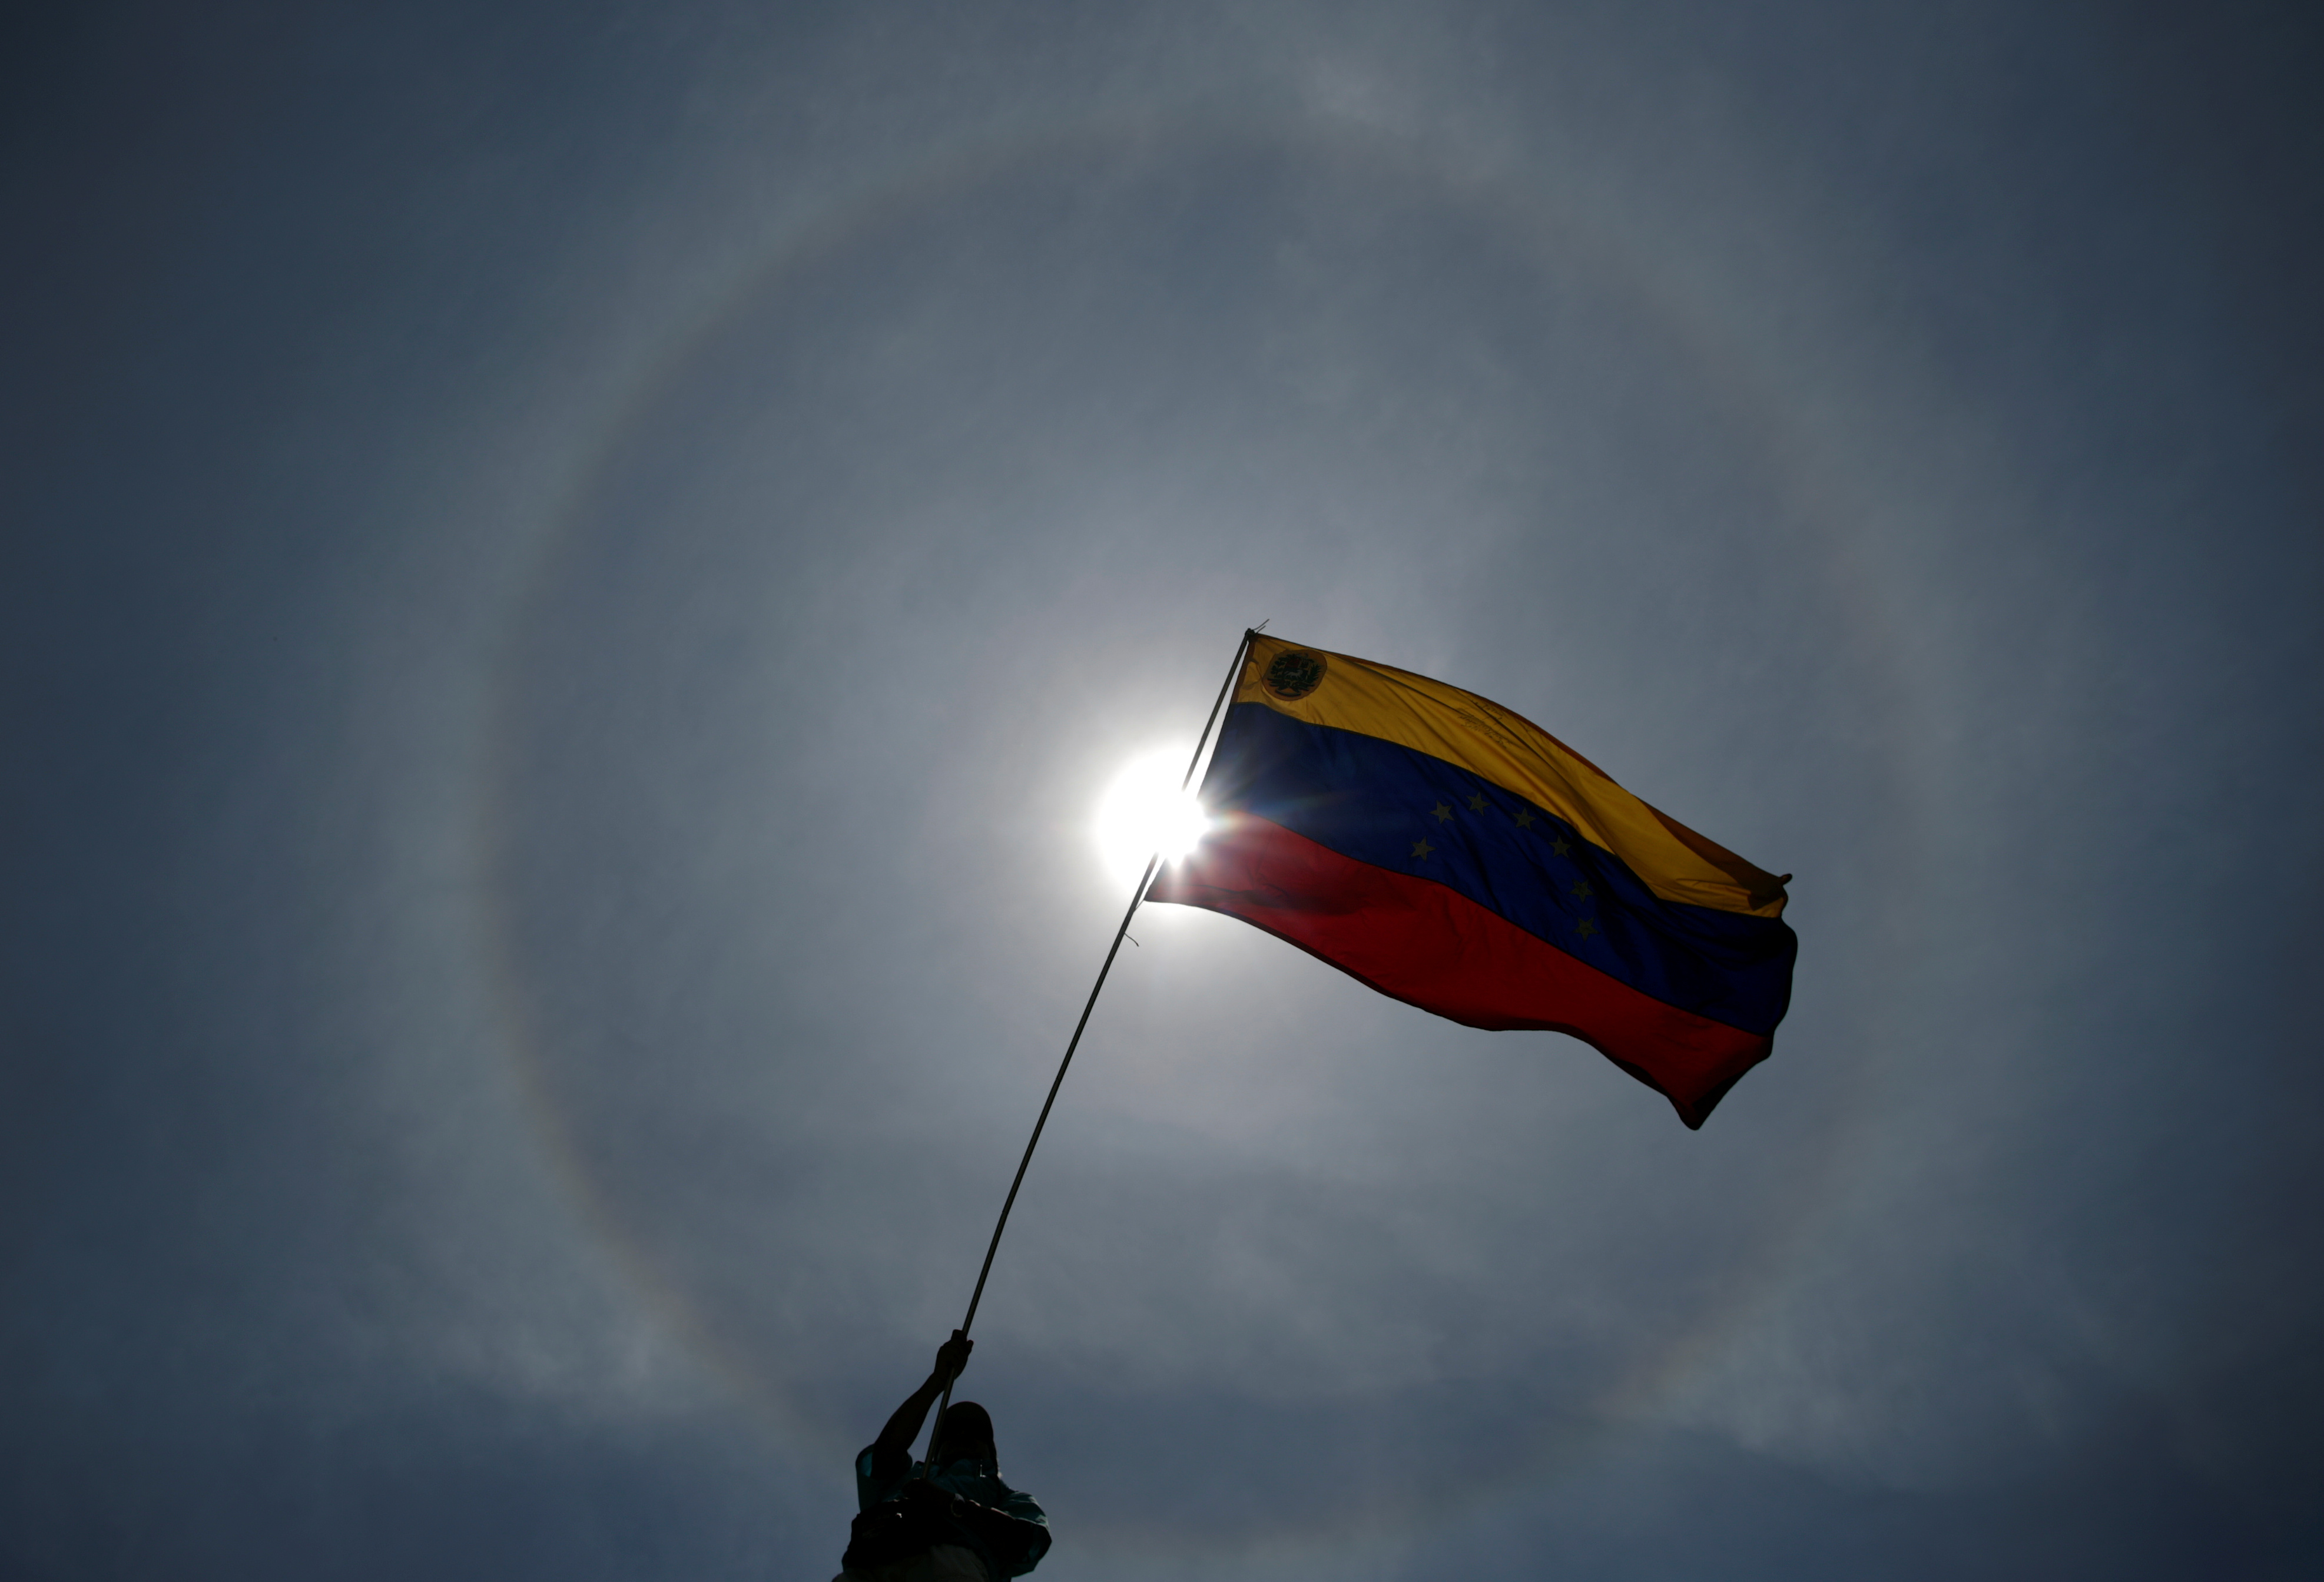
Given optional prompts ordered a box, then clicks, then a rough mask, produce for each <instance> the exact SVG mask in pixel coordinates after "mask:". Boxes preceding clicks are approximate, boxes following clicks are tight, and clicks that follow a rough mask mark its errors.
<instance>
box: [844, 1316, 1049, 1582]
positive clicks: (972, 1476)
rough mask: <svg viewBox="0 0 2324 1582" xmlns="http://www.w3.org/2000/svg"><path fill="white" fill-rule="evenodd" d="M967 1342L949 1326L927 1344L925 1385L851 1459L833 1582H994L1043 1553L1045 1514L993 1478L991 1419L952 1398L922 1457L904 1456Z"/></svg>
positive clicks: (962, 1361)
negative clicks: (931, 1354)
mask: <svg viewBox="0 0 2324 1582" xmlns="http://www.w3.org/2000/svg"><path fill="white" fill-rule="evenodd" d="M975 1346H976V1342H975V1341H973V1340H971V1339H970V1338H968V1337H967V1336H965V1335H964V1334H962V1333H961V1332H960V1331H959V1330H958V1329H954V1331H953V1332H952V1338H951V1339H949V1340H947V1341H945V1343H944V1344H943V1345H942V1346H941V1347H937V1348H936V1367H935V1369H934V1370H933V1371H932V1372H931V1373H930V1374H929V1375H928V1380H927V1384H922V1385H921V1386H920V1387H919V1388H918V1389H917V1390H915V1391H913V1392H912V1393H911V1394H910V1395H909V1396H908V1397H907V1398H906V1400H905V1402H904V1403H903V1404H902V1405H901V1406H899V1407H897V1408H896V1412H895V1415H894V1416H892V1417H890V1418H889V1419H888V1426H887V1427H886V1428H883V1429H881V1430H880V1437H879V1438H878V1439H874V1440H872V1441H871V1443H870V1444H869V1445H867V1446H865V1447H864V1448H863V1449H862V1452H861V1453H860V1454H859V1455H857V1457H856V1458H855V1504H856V1506H857V1510H858V1514H857V1515H856V1518H855V1526H854V1531H853V1532H852V1533H851V1534H850V1535H849V1540H848V1544H847V1553H846V1555H845V1556H844V1558H843V1559H841V1561H840V1564H841V1565H842V1566H843V1567H844V1568H845V1569H844V1570H842V1571H841V1572H840V1574H839V1576H838V1577H836V1578H835V1579H834V1582H1002V1579H1003V1578H1004V1577H1021V1576H1023V1575H1024V1574H1025V1573H1026V1572H1028V1571H1029V1570H1031V1569H1032V1568H1034V1567H1035V1566H1037V1565H1038V1564H1040V1562H1041V1557H1042V1556H1043V1555H1045V1554H1047V1553H1048V1552H1049V1519H1048V1518H1047V1516H1044V1515H1043V1514H1042V1513H1041V1507H1040V1506H1038V1505H1037V1504H1034V1503H1033V1500H1032V1497H1031V1496H1030V1495H1020V1494H1019V1493H1018V1492H1017V1491H1016V1490H1015V1489H1013V1488H1010V1486H1009V1485H1007V1484H1005V1483H1003V1482H1001V1458H1000V1456H999V1454H998V1453H997V1452H995V1451H994V1449H993V1448H992V1419H991V1417H989V1416H987V1415H986V1414H985V1411H984V1408H983V1407H982V1406H979V1405H978V1404H977V1403H975V1402H973V1401H955V1402H954V1403H952V1405H951V1406H950V1407H949V1408H947V1409H946V1410H945V1414H944V1421H943V1422H942V1423H940V1424H938V1425H937V1429H936V1432H937V1434H938V1435H939V1436H941V1437H940V1438H939V1439H938V1440H937V1442H936V1445H935V1446H934V1447H933V1448H932V1449H931V1450H930V1452H929V1455H928V1459H927V1462H925V1463H924V1462H918V1461H915V1460H913V1459H912V1441H913V1440H914V1439H918V1438H919V1435H920V1424H921V1423H922V1422H924V1421H927V1415H928V1408H929V1407H931V1406H933V1405H935V1404H936V1397H937V1396H939V1395H941V1394H943V1393H944V1389H945V1384H948V1383H950V1382H951V1381H952V1380H954V1379H955V1378H957V1377H959V1376H960V1372H961V1370H962V1369H963V1368H964V1367H966V1366H968V1354H969V1352H970V1351H972V1350H973V1349H974V1348H975ZM929 1467H934V1468H935V1471H934V1473H933V1474H932V1475H931V1474H929V1472H928V1468H929Z"/></svg>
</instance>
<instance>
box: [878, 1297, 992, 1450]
mask: <svg viewBox="0 0 2324 1582" xmlns="http://www.w3.org/2000/svg"><path fill="white" fill-rule="evenodd" d="M975 1348H976V1342H975V1341H973V1340H971V1339H970V1338H968V1337H967V1336H965V1335H964V1334H962V1333H961V1332H960V1331H959V1330H958V1329H954V1331H953V1332H952V1338H951V1339H949V1340H947V1341H945V1343H944V1344H943V1345H942V1346H939V1347H936V1366H935V1368H934V1369H933V1370H931V1371H930V1373H929V1374H928V1377H927V1383H926V1384H922V1385H921V1386H920V1387H919V1388H918V1389H917V1390H915V1391H913V1392H912V1393H910V1394H909V1395H907V1396H906V1397H905V1398H904V1403H903V1404H902V1405H901V1406H899V1407H897V1408H896V1410H895V1412H894V1414H893V1415H892V1416H890V1418H889V1419H888V1426H887V1427H885V1428H883V1429H881V1430H880V1437H879V1438H878V1439H874V1440H872V1441H871V1468H872V1472H873V1474H874V1475H875V1476H878V1477H881V1478H882V1479H890V1480H891V1479H894V1478H898V1477H901V1476H903V1475H904V1473H905V1472H906V1471H907V1470H908V1469H909V1468H910V1467H911V1465H912V1441H913V1440H914V1439H918V1438H919V1437H920V1425H921V1424H922V1423H924V1422H926V1421H927V1420H928V1408H929V1407H931V1406H934V1405H935V1404H936V1397H937V1396H939V1395H941V1394H943V1393H945V1385H946V1384H950V1383H952V1381H953V1380H954V1379H956V1378H958V1377H960V1374H961V1370H962V1369H963V1368H965V1367H966V1366H968V1354H969V1353H970V1352H971V1351H973V1350H974V1349H975Z"/></svg>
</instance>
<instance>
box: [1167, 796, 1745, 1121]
mask: <svg viewBox="0 0 2324 1582" xmlns="http://www.w3.org/2000/svg"><path fill="white" fill-rule="evenodd" d="M1148 898H1149V899H1151V900H1156V901H1171V902H1176V904H1178V905H1180V906H1201V907H1203V908H1206V909H1207V910H1210V911H1213V912H1223V913H1225V914H1226V915H1229V916H1231V917H1240V918H1241V919H1242V920H1243V921H1244V922H1245V923H1248V924H1251V925H1253V926H1254V927H1258V928H1263V929H1265V930H1267V932H1268V933H1269V934H1274V935H1275V936H1276V937H1277V938H1278V939H1282V940H1286V941H1288V942H1289V943H1292V944H1295V945H1297V946H1298V947H1299V948H1300V949H1301V950H1303V951H1305V952H1308V953H1309V954H1310V955H1313V956H1316V957H1318V958H1320V959H1321V960H1323V961H1328V962H1330V963H1331V964H1332V965H1333V966H1334V967H1337V968H1338V969H1339V970H1341V971H1342V972H1345V973H1347V974H1348V975H1349V976H1350V977H1351V978H1354V979H1356V980H1359V981H1360V982H1362V983H1365V984H1368V985H1369V986H1370V987H1371V988H1373V989H1378V990H1379V991H1380V992H1381V993H1382V994H1385V995H1389V996H1391V997H1393V998H1397V999H1400V1000H1402V1001H1404V1002H1405V1003H1406V1005H1412V1006H1417V1007H1420V1008H1421V1009H1422V1010H1424V1011H1429V1012H1432V1013H1434V1015H1436V1016H1444V1017H1447V1018H1449V1019H1450V1020H1452V1021H1455V1022H1460V1023H1462V1024H1464V1025H1466V1026H1471V1027H1483V1028H1488V1029H1490V1030H1492V1031H1496V1032H1506V1031H1515V1030H1535V1031H1542V1032H1550V1033H1564V1034H1567V1035H1571V1036H1572V1037H1575V1038H1579V1039H1581V1040H1582V1042H1583V1043H1585V1044H1589V1045H1591V1047H1592V1048H1594V1049H1596V1050H1597V1051H1598V1052H1599V1053H1600V1054H1603V1055H1604V1056H1606V1058H1607V1059H1609V1060H1610V1061H1612V1062H1614V1063H1615V1064H1616V1065H1618V1066H1620V1067H1621V1068H1622V1069H1623V1070H1624V1071H1626V1072H1629V1073H1630V1074H1631V1075H1632V1076H1634V1077H1636V1078H1637V1079H1638V1081H1642V1082H1644V1083H1646V1086H1648V1087H1650V1088H1652V1089H1654V1090H1655V1091H1657V1092H1659V1093H1661V1094H1662V1095H1663V1096H1664V1097H1665V1098H1666V1099H1669V1100H1670V1101H1671V1103H1672V1105H1673V1106H1674V1107H1675V1108H1677V1110H1678V1114H1679V1118H1680V1119H1681V1120H1683V1121H1684V1122H1685V1123H1686V1124H1687V1125H1688V1126H1689V1127H1700V1126H1701V1124H1702V1122H1703V1119H1704V1118H1705V1117H1707V1116H1708V1115H1710V1113H1711V1108H1712V1107H1713V1106H1714V1105H1716V1104H1717V1103H1718V1102H1719V1100H1720V1098H1721V1097H1723V1096H1724V1095H1725V1093H1726V1092H1727V1090H1728V1089H1729V1088H1731V1087H1733V1086H1734V1085H1735V1082H1736V1080H1737V1079H1738V1078H1739V1077H1741V1076H1742V1075H1743V1073H1744V1072H1748V1071H1749V1070H1750V1069H1751V1068H1752V1067H1753V1066H1755V1065H1757V1064H1758V1063H1759V1062H1761V1061H1763V1060H1765V1059H1766V1058H1767V1051H1768V1048H1769V1046H1770V1043H1771V1041H1770V1040H1769V1039H1767V1038H1766V1037H1764V1036H1760V1035H1754V1034H1750V1033H1745V1032H1743V1031H1741V1030H1740V1029H1738V1028H1734V1027H1729V1026H1727V1025H1726V1024H1725V1023H1723V1022H1714V1021H1711V1020H1710V1019H1709V1018H1708V1017H1704V1016H1694V1015H1692V1014H1690V1013H1688V1012H1686V1011H1682V1010H1680V1009H1678V1008H1677V1007H1674V1006H1668V1005H1665V1004H1664V1003H1663V1002H1662V1001H1660V1000H1658V999H1655V998H1654V997H1652V996H1651V995H1647V994H1642V993H1640V992H1639V991H1638V990H1637V989H1632V988H1631V987H1629V985H1628V984H1626V983H1620V982H1618V981H1616V980H1614V979H1612V978H1609V977H1608V976H1607V975H1606V974H1605V973H1603V972H1600V971H1599V970H1597V969H1596V968H1595V967H1591V966H1590V965H1588V964H1587V963H1585V962H1582V961H1576V960H1575V959H1574V958H1573V957H1572V956H1569V955H1567V954H1566V953H1565V952H1563V951H1561V950H1559V949H1558V948H1557V947H1556V946H1554V945H1553V944H1550V943H1547V942H1546V941H1545V940H1542V939H1540V938H1538V937H1536V936H1535V935H1534V934H1528V933H1526V931H1525V930H1524V929H1522V928H1519V927H1517V925H1516V924H1513V923H1510V922H1509V921H1508V919H1506V918H1504V917H1502V916H1501V915H1499V914H1498V913H1496V912H1492V911H1489V910H1488V909H1487V908H1485V907H1483V906H1479V905H1478V904H1477V903H1476V902H1474V901H1471V900H1470V899H1469V898H1468V897H1466V896H1462V895H1461V894H1459V893H1457V892H1456V891H1453V890H1452V889H1448V888H1446V887H1444V886H1443V885H1441V884H1437V883H1435V882H1434V880H1431V879H1427V878H1420V877H1417V876H1416V875H1410V874H1399V873H1390V872H1389V871H1388V870H1387V869H1382V868H1375V867H1373V866H1372V865H1371V864H1369V863H1367V862H1358V861H1356V860H1354V859H1352V858H1348V857H1342V856H1341V855H1340V854H1339V853H1338V852H1336V851H1331V850H1329V849H1328V848H1326V847H1323V846H1319V845H1317V844H1316V843H1315V842H1313V841H1310V840H1308V839H1307V838H1306V837H1305V836H1304V835H1296V834H1293V833H1292V832H1290V831H1288V830H1286V829H1284V828H1282V827H1281V826H1280V825H1277V824H1272V823H1268V822H1267V821H1266V820H1264V819H1259V818H1252V817H1250V816H1247V815H1246V816H1243V817H1240V818H1237V819H1235V820H1234V821H1233V822H1232V823H1231V824H1229V825H1228V826H1227V827H1225V828H1222V829H1218V830H1214V831H1213V832H1211V833H1210V834H1209V835H1207V836H1205V837H1204V838H1203V843H1202V845H1201V846H1200V847H1198V848H1197V849H1196V850H1195V851H1194V854H1193V855H1192V856H1189V857H1185V858H1181V859H1180V860H1178V861H1176V862H1174V863H1172V864H1171V865H1170V866H1169V867H1168V868H1166V869H1163V870H1162V874H1161V876H1160V877H1159V878H1157V879H1156V880H1155V881H1154V887H1153V888H1152V889H1150V890H1149V891H1148Z"/></svg>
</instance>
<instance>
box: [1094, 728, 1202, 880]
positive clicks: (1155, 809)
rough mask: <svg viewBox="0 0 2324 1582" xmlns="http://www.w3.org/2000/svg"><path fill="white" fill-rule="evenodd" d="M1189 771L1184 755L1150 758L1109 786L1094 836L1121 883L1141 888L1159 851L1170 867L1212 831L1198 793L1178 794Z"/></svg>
mask: <svg viewBox="0 0 2324 1582" xmlns="http://www.w3.org/2000/svg"><path fill="white" fill-rule="evenodd" d="M1185 772H1186V760H1185V756H1184V755H1183V754H1182V753H1174V752H1169V751H1162V752H1153V753H1148V754H1147V755H1146V756H1144V757H1142V758H1138V759H1131V760H1130V763H1128V764H1126V765H1124V766H1123V768H1122V770H1121V772H1120V774H1118V775H1116V776H1114V777H1113V784H1112V785H1111V786H1107V787H1106V792H1105V796H1103V797H1102V799H1100V801H1099V803H1098V807H1097V822H1096V823H1095V825H1094V826H1093V833H1094V834H1095V835H1096V837H1097V849H1098V855H1099V857H1100V858H1101V859H1102V860H1103V861H1104V863H1105V867H1106V871H1107V873H1108V874H1109V875H1110V876H1111V877H1112V878H1114V879H1115V880H1117V881H1118V882H1119V883H1120V884H1123V885H1130V884H1135V883H1136V882H1137V880H1138V876H1139V874H1140V873H1142V872H1144V871H1145V869H1146V860H1147V858H1148V857H1150V856H1152V855H1153V854H1154V853H1155V852H1156V851H1159V852H1161V854H1162V860H1164V861H1165V862H1167V861H1169V860H1171V859H1172V858H1174V857H1183V856H1185V854H1186V853H1187V852H1189V851H1193V850H1194V842H1197V841H1199V840H1201V839H1202V838H1203V831H1204V830H1206V829H1208V828H1209V827H1210V821H1209V820H1207V819H1205V818H1204V817H1203V808H1202V805H1201V804H1200V803H1198V802H1196V801H1195V800H1194V793H1193V792H1192V791H1191V790H1188V791H1184V792H1182V791H1180V790H1179V789H1178V782H1179V780H1180V779H1181V778H1182V777H1184V776H1185Z"/></svg>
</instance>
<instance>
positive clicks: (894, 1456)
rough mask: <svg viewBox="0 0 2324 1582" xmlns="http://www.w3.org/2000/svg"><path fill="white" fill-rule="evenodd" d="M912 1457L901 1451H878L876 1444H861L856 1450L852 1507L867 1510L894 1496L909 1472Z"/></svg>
mask: <svg viewBox="0 0 2324 1582" xmlns="http://www.w3.org/2000/svg"><path fill="white" fill-rule="evenodd" d="M911 1470H912V1458H910V1457H908V1456H907V1455H904V1454H903V1453H902V1452H900V1451H891V1452H890V1453H889V1454H888V1455H885V1456H882V1455H881V1454H880V1447H879V1446H878V1445H876V1444H871V1445H866V1446H864V1447H863V1448H862V1449H861V1450H858V1451H857V1452H856V1453H855V1508H856V1509H857V1510H859V1511H868V1510H870V1509H871V1507H872V1506H874V1505H877V1504H884V1503H885V1502H887V1501H889V1500H892V1499H894V1498H895V1497H896V1494H897V1491H898V1490H899V1489H901V1488H902V1487H903V1486H904V1479H905V1478H906V1477H908V1476H910V1474H911Z"/></svg>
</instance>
